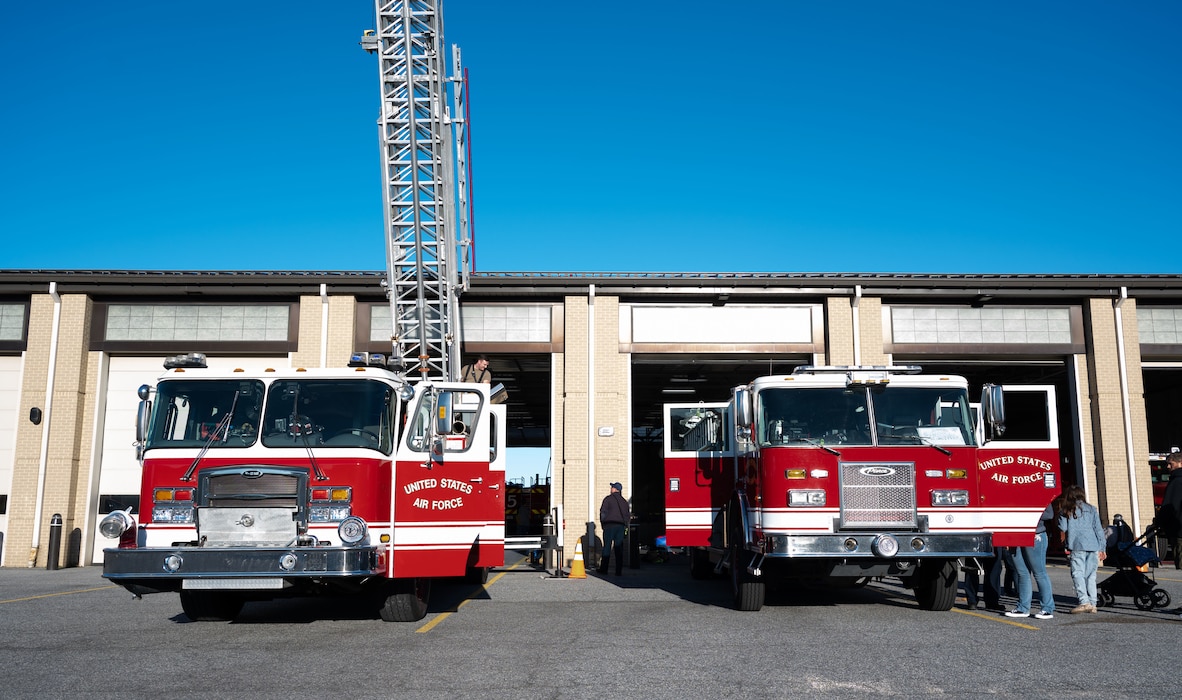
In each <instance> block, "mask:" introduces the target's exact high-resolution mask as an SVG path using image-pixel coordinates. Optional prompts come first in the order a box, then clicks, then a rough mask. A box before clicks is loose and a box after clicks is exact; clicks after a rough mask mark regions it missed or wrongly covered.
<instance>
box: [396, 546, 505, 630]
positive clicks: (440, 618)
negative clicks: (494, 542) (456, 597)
mask: <svg viewBox="0 0 1182 700" xmlns="http://www.w3.org/2000/svg"><path fill="white" fill-rule="evenodd" d="M523 561H525V558H522V559H520V560H519V561H518V562H517V563H516V564H513V565H512V566H510V567H509V568H507V569H505V570H504V571H502V572H501V573H499V574H497V575H496V576H493V577H492V578H491V579H490V580H489V581H488V583H486V584H484V585H483V586H481V587H480V590H478V591H473V592H472V594H471V595H469V596H468V597H467V598H465V599H463V600H461V601H460V604H459V605H457V606H456V609H455V610H448V611H447V612H441V613H439V614H438V615H436V616H435V619H433V620H431V621H430V622H428V623H427V624H425V625H423V626H422V627H420V628H418V629H417V630H415V633H416V634H421V633H425V632H430V631H431V630H433V629H435V626H436V625H438V624H439V623H440V622H443V621H444V620H446V619H447V618H449V617H451V615H452V613H457V612H459V611H460V608H462V607H464V606H465V605H467V604H468V603H469V602H470V601H471V600H472V596H474V595H476V594H477V593H483V592H484V591H485V590H487V589H488V588H489V587H490V586H492V585H493V584H494V583H496V582H497V581H500V580H501V577H502V576H504V575H505V574H506V573H508V572H510V571H512V570H513V569H516V568H517V567H519V566H521V562H523Z"/></svg>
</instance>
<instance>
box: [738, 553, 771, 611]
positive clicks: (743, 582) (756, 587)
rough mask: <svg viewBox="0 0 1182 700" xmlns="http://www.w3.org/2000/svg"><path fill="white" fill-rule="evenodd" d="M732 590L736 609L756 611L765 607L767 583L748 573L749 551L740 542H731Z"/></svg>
mask: <svg viewBox="0 0 1182 700" xmlns="http://www.w3.org/2000/svg"><path fill="white" fill-rule="evenodd" d="M731 592H732V593H733V595H734V601H735V610H742V611H744V612H756V611H758V610H759V609H760V608H762V607H763V601H764V599H765V598H766V597H767V585H766V584H764V582H763V581H761V580H758V579H756V578H754V577H752V576H751V574H749V573H747V553H746V552H745V551H744V550H743V549H742V548H741V547H739V545H738V543H732V544H731Z"/></svg>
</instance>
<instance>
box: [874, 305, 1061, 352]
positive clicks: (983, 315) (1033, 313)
mask: <svg viewBox="0 0 1182 700" xmlns="http://www.w3.org/2000/svg"><path fill="white" fill-rule="evenodd" d="M890 314H891V340H892V342H895V343H925V344H965V343H972V344H1017V345H1044V344H1050V343H1070V342H1071V312H1070V309H1067V308H1057V307H1009V306H1008V307H994V308H989V309H972V308H961V307H941V306H892V307H890Z"/></svg>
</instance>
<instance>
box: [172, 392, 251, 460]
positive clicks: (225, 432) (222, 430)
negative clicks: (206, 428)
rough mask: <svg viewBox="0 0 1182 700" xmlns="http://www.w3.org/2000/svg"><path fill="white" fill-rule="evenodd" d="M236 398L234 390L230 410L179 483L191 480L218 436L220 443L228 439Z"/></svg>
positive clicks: (236, 394)
mask: <svg viewBox="0 0 1182 700" xmlns="http://www.w3.org/2000/svg"><path fill="white" fill-rule="evenodd" d="M238 396H239V392H238V390H237V389H235V390H234V400H233V401H231V402H230V410H229V411H227V412H226V415H224V416H222V419H221V420H220V421H218V424H217V425H216V426H214V428H213V433H211V434H210V436H209V439H208V440H206V441H205V444H204V445H202V446H201V451H200V452H198V453H197V456H196V457H194V458H193V463H192V464H190V465H189V468H188V469H186V470H185V474H184V476H182V477H181V481H188V480H190V479H192V478H193V471H194V470H195V469H197V464H198V463H199V462H200V461H201V458H202V457H204V456H205V453H206V452H209V448H210V447H212V446H213V443H215V442H217V441H218V436H221V440H222V442H225V441H226V438H228V437H230V421H232V420H234V409H235V408H237V407H238Z"/></svg>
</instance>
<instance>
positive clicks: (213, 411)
mask: <svg viewBox="0 0 1182 700" xmlns="http://www.w3.org/2000/svg"><path fill="white" fill-rule="evenodd" d="M262 406H263V383H262V382H260V381H258V380H237V379H221V380H213V381H210V380H185V379H178V380H169V381H163V382H160V384H159V385H158V386H157V387H156V399H155V402H154V403H153V405H152V418H151V423H150V427H149V429H148V437H147V441H146V443H145V445H144V447H145V449H152V448H154V447H203V446H205V445H206V444H208V445H209V446H210V448H212V449H217V448H224V447H248V446H250V445H252V444H254V442H255V440H256V438H257V437H258V427H259V416H260V415H262Z"/></svg>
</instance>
